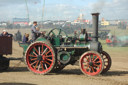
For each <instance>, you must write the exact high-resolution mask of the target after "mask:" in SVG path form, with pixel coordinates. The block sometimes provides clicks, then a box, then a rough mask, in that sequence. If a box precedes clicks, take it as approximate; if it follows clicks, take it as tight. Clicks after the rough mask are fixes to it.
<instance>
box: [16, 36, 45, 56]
mask: <svg viewBox="0 0 128 85" xmlns="http://www.w3.org/2000/svg"><path fill="white" fill-rule="evenodd" d="M36 41H46V39H45V38H42V37H39V38H38V39H37V40H36ZM19 45H20V47H22V48H23V49H24V52H23V54H25V52H26V50H27V48H28V46H29V45H30V44H27V43H19Z"/></svg>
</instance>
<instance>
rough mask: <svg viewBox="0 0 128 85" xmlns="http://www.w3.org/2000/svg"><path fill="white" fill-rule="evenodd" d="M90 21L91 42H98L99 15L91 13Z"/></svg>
mask: <svg viewBox="0 0 128 85" xmlns="http://www.w3.org/2000/svg"><path fill="white" fill-rule="evenodd" d="M92 19H93V41H98V21H99V13H92Z"/></svg>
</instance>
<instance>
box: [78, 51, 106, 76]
mask: <svg viewBox="0 0 128 85" xmlns="http://www.w3.org/2000/svg"><path fill="white" fill-rule="evenodd" d="M91 56H92V57H91ZM95 56H96V58H94V57H95ZM80 66H81V70H82V72H83V73H84V74H87V75H90V76H94V75H98V74H100V73H101V72H102V69H103V60H102V58H101V57H100V55H98V54H96V53H93V52H88V53H86V54H83V55H82V57H81V59H80Z"/></svg>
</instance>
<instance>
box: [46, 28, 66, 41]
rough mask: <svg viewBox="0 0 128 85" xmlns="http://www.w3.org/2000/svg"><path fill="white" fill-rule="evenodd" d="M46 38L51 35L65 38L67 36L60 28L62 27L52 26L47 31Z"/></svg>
mask: <svg viewBox="0 0 128 85" xmlns="http://www.w3.org/2000/svg"><path fill="white" fill-rule="evenodd" d="M47 36H48V39H49V38H50V37H51V36H52V37H61V38H65V37H68V35H67V34H66V33H65V32H64V31H63V30H62V29H57V28H54V29H52V30H51V31H50V32H49V33H48V35H47Z"/></svg>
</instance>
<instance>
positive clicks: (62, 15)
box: [0, 0, 128, 20]
mask: <svg viewBox="0 0 128 85" xmlns="http://www.w3.org/2000/svg"><path fill="white" fill-rule="evenodd" d="M27 1H28V8H29V14H30V19H31V20H35V19H38V20H41V18H42V1H41V0H27ZM61 1H62V2H63V3H61V4H60V3H55V2H54V3H52V1H50V4H49V3H48V1H47V3H46V5H45V11H44V13H45V14H44V19H45V20H47V19H57V18H59V19H67V18H69V17H70V19H71V20H74V19H76V18H77V17H78V15H79V14H80V12H82V13H83V14H84V15H85V18H86V19H91V15H90V13H92V12H100V13H101V14H100V17H104V18H105V19H128V16H127V15H128V12H127V10H128V6H127V3H128V0H121V1H120V0H97V1H95V2H94V1H89V2H88V0H80V1H79V3H77V2H78V0H72V2H70V3H68V1H69V0H61ZM86 2H88V3H86ZM84 3H85V5H83V4H84ZM81 4H82V5H81ZM0 10H2V12H1V13H0V20H4V19H5V18H6V20H7V19H12V18H14V17H27V10H26V4H25V0H0ZM51 17H52V18H51Z"/></svg>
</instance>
